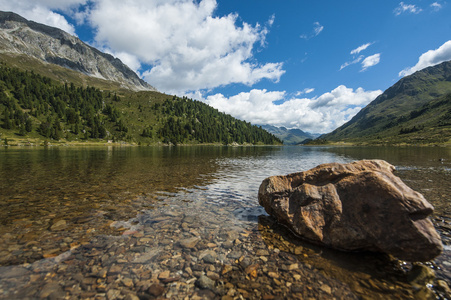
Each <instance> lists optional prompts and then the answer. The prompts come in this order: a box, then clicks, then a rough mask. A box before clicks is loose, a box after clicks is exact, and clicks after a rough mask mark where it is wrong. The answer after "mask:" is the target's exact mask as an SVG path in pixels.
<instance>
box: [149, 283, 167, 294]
mask: <svg viewBox="0 0 451 300" xmlns="http://www.w3.org/2000/svg"><path fill="white" fill-rule="evenodd" d="M147 291H148V292H149V294H151V295H152V296H154V297H158V296H161V295H163V293H164V287H162V286H161V285H159V284H156V283H154V284H152V285H151V286H150V287H149V289H148V290H147Z"/></svg>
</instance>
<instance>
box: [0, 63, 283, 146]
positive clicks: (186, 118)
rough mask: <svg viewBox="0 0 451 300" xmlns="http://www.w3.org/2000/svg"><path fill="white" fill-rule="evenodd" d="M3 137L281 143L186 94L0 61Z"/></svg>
mask: <svg viewBox="0 0 451 300" xmlns="http://www.w3.org/2000/svg"><path fill="white" fill-rule="evenodd" d="M0 113H1V115H0V126H1V127H0V138H1V139H2V141H3V142H2V143H4V144H6V143H10V144H11V142H12V141H16V143H22V144H24V143H25V144H26V143H42V142H43V141H47V142H52V143H54V142H57V141H60V142H71V141H101V142H102V141H103V142H106V141H107V140H109V141H116V142H119V141H123V142H129V143H138V144H157V143H161V142H163V143H167V144H198V143H221V144H232V143H238V144H280V143H281V141H280V140H279V139H278V138H276V137H275V136H274V135H272V134H270V133H268V132H266V131H265V130H263V129H261V128H260V127H257V126H253V125H251V124H250V123H247V122H244V121H240V120H237V119H235V118H233V117H231V116H230V115H226V114H224V113H220V112H219V111H218V110H216V109H214V108H212V107H210V106H208V105H206V104H204V103H202V102H199V101H194V100H191V99H187V98H179V97H176V96H168V95H165V94H162V93H158V92H154V91H142V92H133V91H127V90H122V91H106V90H104V91H101V90H99V89H97V88H95V87H80V86H76V85H74V84H73V83H66V84H62V83H60V82H56V81H54V80H51V79H50V78H48V77H45V76H42V75H39V74H36V73H34V72H32V71H30V72H29V71H21V70H19V69H17V68H10V67H7V66H5V65H1V66H0Z"/></svg>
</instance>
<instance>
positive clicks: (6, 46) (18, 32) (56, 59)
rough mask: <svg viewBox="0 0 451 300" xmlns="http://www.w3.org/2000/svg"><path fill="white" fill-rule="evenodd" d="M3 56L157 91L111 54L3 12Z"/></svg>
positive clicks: (0, 17) (0, 45)
mask: <svg viewBox="0 0 451 300" xmlns="http://www.w3.org/2000/svg"><path fill="white" fill-rule="evenodd" d="M0 53H10V54H17V55H27V56H29V57H33V58H36V59H39V60H41V61H43V62H46V63H51V64H56V65H59V66H62V67H65V68H69V69H71V70H75V71H78V72H81V73H83V74H86V75H88V76H92V77H96V78H101V79H105V80H110V81H114V82H118V83H120V84H121V86H123V87H124V88H128V89H131V90H135V91H140V90H150V91H155V90H156V89H155V88H154V87H152V86H151V85H149V84H148V83H146V82H145V81H143V80H142V79H140V78H139V77H138V75H136V73H135V72H133V71H132V70H131V69H130V68H129V67H127V66H126V65H125V64H123V63H122V62H121V60H120V59H118V58H115V57H113V56H112V55H109V54H106V53H103V52H101V51H99V50H97V49H96V48H94V47H91V46H89V45H87V44H86V43H84V42H82V41H81V40H80V39H79V38H77V37H75V36H72V35H70V34H69V33H67V32H64V31H63V30H61V29H58V28H54V27H50V26H47V25H43V24H39V23H36V22H33V21H28V20H26V19H25V18H23V17H21V16H19V15H17V14H15V13H12V12H0Z"/></svg>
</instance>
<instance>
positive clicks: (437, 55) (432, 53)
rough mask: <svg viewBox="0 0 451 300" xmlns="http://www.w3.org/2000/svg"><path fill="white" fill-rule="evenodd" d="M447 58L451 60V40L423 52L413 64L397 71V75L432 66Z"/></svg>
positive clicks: (401, 75) (405, 74)
mask: <svg viewBox="0 0 451 300" xmlns="http://www.w3.org/2000/svg"><path fill="white" fill-rule="evenodd" d="M448 60H451V40H449V41H447V42H446V43H444V44H443V45H441V46H440V47H439V48H438V49H435V50H429V51H427V52H426V53H423V54H422V55H421V56H420V58H419V59H418V62H417V64H416V65H415V66H413V67H410V68H406V69H404V70H402V71H401V72H399V76H400V77H403V76H407V75H410V74H413V73H415V72H416V71H419V70H421V69H424V68H427V67H430V66H434V65H437V64H439V63H442V62H444V61H448Z"/></svg>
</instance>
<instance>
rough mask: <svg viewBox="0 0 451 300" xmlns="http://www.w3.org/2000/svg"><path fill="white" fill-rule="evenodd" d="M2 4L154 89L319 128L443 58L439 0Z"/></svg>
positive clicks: (450, 20) (328, 127)
mask: <svg viewBox="0 0 451 300" xmlns="http://www.w3.org/2000/svg"><path fill="white" fill-rule="evenodd" d="M13 2H14V3H13ZM0 10H3V11H14V12H16V13H19V14H21V15H22V16H24V17H25V18H27V19H30V20H34V21H37V22H41V23H45V24H48V25H51V26H55V27H59V28H61V29H63V30H66V31H68V32H70V33H72V34H75V35H77V36H78V37H79V38H80V39H81V40H83V41H84V42H86V43H88V44H90V45H92V46H95V47H97V48H99V49H100V50H102V51H105V52H108V53H111V54H113V55H115V56H116V57H119V58H120V59H121V60H122V61H123V62H124V63H126V64H127V65H128V66H129V67H131V68H132V69H133V70H135V71H136V72H137V73H138V74H139V75H140V76H141V77H142V78H143V79H144V80H146V81H148V82H149V83H150V84H151V85H153V86H155V87H156V88H157V89H158V90H160V91H161V92H165V93H168V94H176V95H179V96H183V95H186V96H189V97H191V98H194V99H198V100H201V101H204V102H205V103H207V104H209V105H211V106H213V107H215V108H218V109H219V110H221V111H224V112H226V113H229V114H231V115H233V116H235V117H237V118H239V119H243V120H246V121H249V122H252V123H253V124H271V125H275V126H284V127H287V128H299V129H302V130H304V131H309V132H315V133H325V132H330V131H332V130H333V129H335V128H336V127H338V126H340V125H342V124H343V123H345V122H346V121H348V120H350V119H351V118H352V117H353V116H354V115H355V114H356V113H357V112H358V111H359V110H360V109H361V108H363V107H364V106H366V105H367V104H368V103H369V102H371V101H372V100H374V99H375V98H376V97H377V96H378V95H379V94H380V93H382V91H384V90H385V89H387V88H388V87H390V86H391V85H393V84H394V83H395V82H397V81H398V80H399V79H401V78H402V76H406V75H409V74H411V73H412V72H414V71H416V70H419V69H422V68H424V67H427V66H430V65H434V64H437V63H440V62H442V61H445V60H451V17H450V16H451V3H448V2H447V1H431V0H412V1H408V0H407V1H362V0H349V1H326V0H320V1H300V0H282V1H274V0H246V1H243V0H241V1H238V0H202V1H193V0H153V1H140V0H127V1H123V0H120V1H119V0H93V1H87V0H42V1H32V0H16V1H11V0H0Z"/></svg>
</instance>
